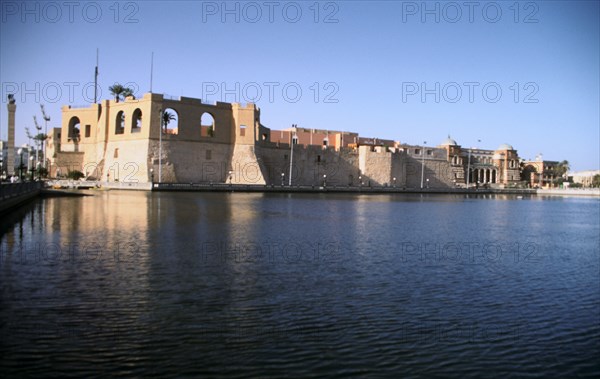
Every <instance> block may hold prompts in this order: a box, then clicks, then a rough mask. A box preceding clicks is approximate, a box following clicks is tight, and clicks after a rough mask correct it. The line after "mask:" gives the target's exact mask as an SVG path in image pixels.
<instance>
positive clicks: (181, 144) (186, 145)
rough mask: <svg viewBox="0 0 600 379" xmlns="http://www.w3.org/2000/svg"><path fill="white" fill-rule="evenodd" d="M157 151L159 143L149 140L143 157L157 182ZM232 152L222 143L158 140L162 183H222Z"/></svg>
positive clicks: (229, 165)
mask: <svg viewBox="0 0 600 379" xmlns="http://www.w3.org/2000/svg"><path fill="white" fill-rule="evenodd" d="M159 150H160V149H159V141H158V140H151V141H150V146H149V148H148V153H147V154H146V155H144V156H147V157H148V159H147V160H148V164H147V165H146V166H147V167H148V166H150V167H152V168H153V169H154V181H155V182H158V180H159V176H158V173H159V170H158V168H159ZM232 150H233V146H232V145H229V144H222V143H209V142H193V141H162V182H164V183H225V182H226V180H227V178H228V172H229V170H231V155H232ZM148 170H149V167H148ZM148 175H149V174H148ZM147 180H150V176H148V179H147Z"/></svg>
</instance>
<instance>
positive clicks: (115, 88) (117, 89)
mask: <svg viewBox="0 0 600 379" xmlns="http://www.w3.org/2000/svg"><path fill="white" fill-rule="evenodd" d="M108 90H109V91H110V94H111V95H113V96H114V97H115V101H116V102H117V103H118V102H119V100H120V98H121V96H122V95H123V92H125V87H123V86H122V85H120V84H119V83H115V84H114V85H112V86H110V87H108Z"/></svg>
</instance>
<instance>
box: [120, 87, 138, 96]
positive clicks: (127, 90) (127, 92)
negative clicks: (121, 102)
mask: <svg viewBox="0 0 600 379" xmlns="http://www.w3.org/2000/svg"><path fill="white" fill-rule="evenodd" d="M121 96H123V99H126V98H128V97H129V96H131V97H133V98H134V99H135V96H134V94H133V90H132V89H131V88H129V87H126V88H124V89H123V93H122V94H121Z"/></svg>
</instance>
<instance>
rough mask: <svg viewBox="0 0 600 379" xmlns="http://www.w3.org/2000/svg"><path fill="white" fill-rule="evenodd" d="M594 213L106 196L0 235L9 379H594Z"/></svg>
mask: <svg viewBox="0 0 600 379" xmlns="http://www.w3.org/2000/svg"><path fill="white" fill-rule="evenodd" d="M599 216H600V202H599V201H598V200H597V199H579V198H535V197H532V198H524V199H518V198H516V197H511V196H488V197H487V198H486V197H479V198H465V197H464V196H443V195H435V196H424V197H422V196H420V195H366V196H365V195H331V194H330V195H327V196H325V195H316V194H242V193H234V194H227V193H205V194H201V193H144V192H118V191H108V192H100V191H99V192H98V193H97V195H96V196H91V197H83V198H53V199H45V200H40V201H37V202H35V203H32V204H30V205H28V206H26V207H23V208H22V209H20V210H18V211H17V212H15V213H13V214H11V215H9V216H8V217H4V218H3V220H2V221H1V222H0V233H2V237H1V240H0V248H1V251H0V253H1V256H0V259H1V261H0V262H1V264H0V283H1V284H0V286H1V287H0V288H1V292H0V304H1V308H0V337H1V338H0V372H2V373H3V374H4V375H6V376H8V377H11V376H15V375H18V376H35V377H43V376H61V377H62V376H66V377H69V376H76V377H81V376H95V375H103V376H104V375H111V376H144V377H165V376H209V377H282V376H294V377H323V376H329V377H340V378H342V377H343V378H346V377H351V376H357V377H358V376H359V377H364V376H368V377H386V376H387V377H480V376H482V375H486V374H487V375H490V374H492V375H494V376H499V377H528V376H542V377H547V376H551V377H576V376H582V377H586V376H588V377H598V376H599V375H600V364H599V363H598V362H600V360H598V358H599V357H600V342H599V341H600V264H599V263H600V260H599V246H600V227H599V222H600V221H599V220H600V217H599Z"/></svg>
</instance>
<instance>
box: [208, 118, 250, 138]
mask: <svg viewBox="0 0 600 379" xmlns="http://www.w3.org/2000/svg"><path fill="white" fill-rule="evenodd" d="M241 127H242V126H241V125H240V136H241V135H242V130H241ZM215 132H216V131H215V118H214V117H213V115H211V114H210V113H208V112H204V113H202V116H201V117H200V136H201V137H214V136H215Z"/></svg>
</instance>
